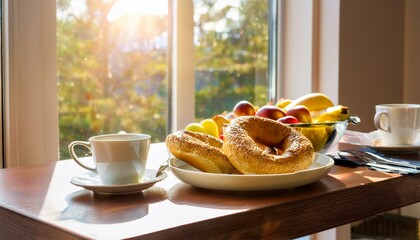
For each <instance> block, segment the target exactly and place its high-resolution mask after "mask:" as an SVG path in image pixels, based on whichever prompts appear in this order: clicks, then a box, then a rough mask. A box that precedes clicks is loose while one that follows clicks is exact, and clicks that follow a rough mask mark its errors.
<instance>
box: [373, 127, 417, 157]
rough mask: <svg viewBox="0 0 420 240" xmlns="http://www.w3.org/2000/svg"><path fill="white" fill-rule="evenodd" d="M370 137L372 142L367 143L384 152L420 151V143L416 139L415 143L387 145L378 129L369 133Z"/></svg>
mask: <svg viewBox="0 0 420 240" xmlns="http://www.w3.org/2000/svg"><path fill="white" fill-rule="evenodd" d="M368 137H369V138H370V139H371V144H368V145H366V146H367V147H369V148H372V149H374V150H376V151H378V152H384V153H414V152H418V151H420V143H419V141H416V142H415V143H414V144H413V145H395V146H389V145H385V144H384V143H383V141H382V140H381V139H380V138H379V133H378V131H373V132H370V133H368Z"/></svg>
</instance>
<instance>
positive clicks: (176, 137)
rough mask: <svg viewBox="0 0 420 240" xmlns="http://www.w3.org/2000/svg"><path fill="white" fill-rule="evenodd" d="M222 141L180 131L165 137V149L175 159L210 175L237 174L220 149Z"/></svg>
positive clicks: (201, 134) (203, 134)
mask: <svg viewBox="0 0 420 240" xmlns="http://www.w3.org/2000/svg"><path fill="white" fill-rule="evenodd" d="M222 145H223V141H222V140H221V139H219V138H215V137H213V136H210V135H208V134H205V133H199V132H191V131H187V130H181V131H177V132H174V133H171V134H169V135H168V136H167V137H166V147H167V148H168V150H169V151H170V152H171V153H172V155H174V156H175V157H176V158H178V159H180V160H182V161H184V162H186V163H188V164H189V165H191V166H193V167H195V168H197V169H199V170H201V171H203V172H210V173H238V171H237V170H236V169H235V167H234V166H233V165H232V164H231V163H230V162H229V160H228V158H227V157H226V155H225V154H224V153H223V151H222V149H221V147H222Z"/></svg>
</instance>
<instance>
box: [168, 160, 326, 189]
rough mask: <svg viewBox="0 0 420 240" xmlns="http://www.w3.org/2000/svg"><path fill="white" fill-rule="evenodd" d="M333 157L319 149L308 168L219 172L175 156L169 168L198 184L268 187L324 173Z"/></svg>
mask: <svg viewBox="0 0 420 240" xmlns="http://www.w3.org/2000/svg"><path fill="white" fill-rule="evenodd" d="M333 166H334V161H333V160H332V159H331V158H330V157H327V156H325V155H322V154H319V153H316V155H315V159H314V163H313V164H312V166H310V167H309V169H307V170H302V171H298V172H294V173H289V174H251V175H240V174H218V173H205V172H202V171H200V170H197V169H196V168H194V167H192V166H191V165H189V164H187V163H185V162H183V161H181V160H179V159H177V158H172V159H171V161H170V168H171V171H172V172H173V173H174V175H175V176H176V177H177V178H178V179H179V180H181V181H183V182H184V183H187V184H190V185H192V186H195V187H200V188H206V189H213V190H225V191H268V190H278V189H287V188H294V187H299V186H303V185H306V184H309V183H313V182H316V181H318V180H320V179H321V178H323V177H325V176H326V175H327V174H328V172H329V171H330V170H331V168H332V167H333Z"/></svg>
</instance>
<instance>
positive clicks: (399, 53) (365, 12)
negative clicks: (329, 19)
mask: <svg viewBox="0 0 420 240" xmlns="http://www.w3.org/2000/svg"><path fill="white" fill-rule="evenodd" d="M404 7H405V4H404V1H400V0H342V1H341V5H340V34H339V38H340V39H339V102H340V103H341V104H343V105H347V106H349V107H350V109H351V114H352V115H356V116H359V117H360V118H361V119H362V123H361V124H359V125H357V126H351V127H350V128H349V129H352V130H359V131H366V132H367V131H372V130H374V125H373V120H372V119H373V115H374V113H375V105H376V104H379V103H393V102H395V103H396V102H403V101H404V96H403V92H404V91H403V90H404Z"/></svg>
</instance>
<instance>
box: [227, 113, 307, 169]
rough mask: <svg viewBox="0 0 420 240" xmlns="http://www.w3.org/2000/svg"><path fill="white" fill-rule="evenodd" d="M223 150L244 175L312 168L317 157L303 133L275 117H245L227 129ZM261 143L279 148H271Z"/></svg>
mask: <svg viewBox="0 0 420 240" xmlns="http://www.w3.org/2000/svg"><path fill="white" fill-rule="evenodd" d="M223 137H224V144H223V147H222V149H223V152H224V153H225V154H226V155H227V157H228V159H229V161H230V162H231V163H232V165H233V166H234V167H235V168H236V169H238V170H239V171H240V172H242V173H244V174H280V173H291V172H295V171H298V170H303V169H308V168H309V166H311V164H312V162H313V159H314V149H313V146H312V143H311V142H310V141H309V140H308V139H307V138H306V137H305V136H303V135H302V134H301V133H300V132H298V131H296V130H294V129H292V128H290V127H288V126H286V125H284V124H282V123H279V122H276V121H274V120H271V119H268V118H263V117H258V116H244V117H238V118H235V119H233V120H232V121H231V122H230V123H229V125H228V126H227V127H226V129H225V130H224V132H223ZM261 145H264V146H267V147H268V148H270V149H279V151H274V154H273V153H272V152H273V151H267V150H266V149H264V148H263V147H261Z"/></svg>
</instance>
